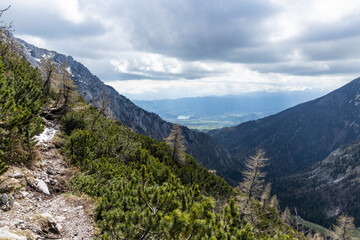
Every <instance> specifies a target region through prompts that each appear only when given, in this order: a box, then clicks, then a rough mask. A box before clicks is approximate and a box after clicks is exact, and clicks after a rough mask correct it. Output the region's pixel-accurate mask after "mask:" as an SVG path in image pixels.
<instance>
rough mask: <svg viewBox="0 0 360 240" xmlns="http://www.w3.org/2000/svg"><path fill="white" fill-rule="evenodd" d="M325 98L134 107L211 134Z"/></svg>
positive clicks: (243, 98) (255, 96) (309, 95)
mask: <svg viewBox="0 0 360 240" xmlns="http://www.w3.org/2000/svg"><path fill="white" fill-rule="evenodd" d="M321 95H322V94H321V92H316V91H306V90H305V91H291V92H286V91H280V92H253V93H244V94H239V95H226V96H207V97H192V98H179V99H161V100H134V103H135V104H136V105H138V106H140V107H142V108H143V109H145V110H147V111H149V112H155V113H157V114H159V115H160V116H161V117H162V118H163V119H165V120H167V121H169V122H174V123H177V124H180V125H184V126H187V127H189V128H191V129H198V130H201V131H208V130H212V129H218V128H223V127H230V126H235V125H238V124H240V123H242V122H246V121H250V120H255V119H259V118H263V117H266V116H268V115H270V114H274V113H277V112H280V111H282V110H284V109H286V108H289V107H292V106H295V105H296V104H299V103H301V102H305V101H308V100H311V99H315V98H316V97H319V96H321Z"/></svg>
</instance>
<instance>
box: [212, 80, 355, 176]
mask: <svg viewBox="0 0 360 240" xmlns="http://www.w3.org/2000/svg"><path fill="white" fill-rule="evenodd" d="M359 89H360V78H356V79H354V80H353V81H351V82H350V83H348V84H346V85H345V86H343V87H341V88H339V89H337V90H335V91H333V92H331V93H329V94H327V95H325V96H323V97H320V98H317V99H315V100H312V101H309V102H306V103H302V104H299V105H297V106H294V107H292V108H289V109H286V110H284V111H282V112H280V113H277V114H274V115H271V116H268V117H265V118H263V119H259V120H254V121H249V122H245V123H242V124H239V125H237V126H235V127H228V128H223V129H220V130H213V131H210V132H209V134H210V135H211V136H212V137H213V138H214V139H215V140H216V141H218V142H219V143H221V144H222V145H223V146H224V147H225V148H226V149H227V150H228V151H229V152H230V154H231V155H232V156H233V158H234V159H237V161H236V162H237V163H241V162H244V161H245V160H246V157H247V156H249V155H251V154H252V153H253V152H254V151H255V150H256V149H257V148H264V149H265V151H266V152H267V154H268V156H269V158H270V161H271V164H272V166H270V167H269V174H270V175H272V176H277V177H278V176H286V175H290V174H292V173H296V172H298V171H300V170H303V169H305V168H308V167H310V166H311V165H312V164H314V163H316V162H318V161H321V160H322V159H324V158H325V157H326V156H328V155H329V154H330V153H331V152H332V151H333V150H335V149H336V148H338V147H340V146H341V145H344V144H350V143H352V142H354V141H356V140H358V139H359V133H360V129H359V124H360V121H359V119H358V116H359V114H360V109H359V107H357V106H358V105H359V104H360V101H359V99H358V96H360V95H359V93H360V90H359ZM303 159H305V160H303Z"/></svg>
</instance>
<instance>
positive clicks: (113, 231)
mask: <svg viewBox="0 0 360 240" xmlns="http://www.w3.org/2000/svg"><path fill="white" fill-rule="evenodd" d="M74 105H75V106H76V108H75V109H74V111H71V112H69V113H68V114H66V115H65V116H63V117H62V119H61V122H62V124H63V126H64V132H65V133H66V136H65V138H66V142H65V144H64V148H63V151H64V154H65V156H67V157H68V158H69V160H70V161H71V163H72V164H75V165H77V166H79V167H80V168H81V169H82V172H81V173H79V174H78V175H76V176H75V177H74V178H73V181H72V184H71V189H73V191H76V192H80V193H86V194H88V195H90V196H94V197H96V199H98V200H97V203H98V207H97V209H96V214H95V220H96V222H97V224H98V226H99V228H100V229H101V233H102V235H103V239H211V238H213V239H272V238H269V237H273V238H274V239H284V240H285V239H305V238H304V237H303V235H302V234H301V233H298V232H296V231H295V230H294V229H293V228H292V227H290V225H288V223H289V222H290V221H289V217H290V216H288V218H285V217H284V218H280V216H279V213H278V210H277V205H276V204H275V203H274V202H273V201H271V202H270V196H268V197H267V198H264V200H263V201H262V203H261V204H260V202H259V201H256V200H255V199H253V198H251V201H250V202H249V203H248V204H247V205H243V204H244V197H243V195H242V194H241V193H240V192H239V191H237V190H234V189H232V188H231V187H230V186H229V185H228V184H227V183H226V182H225V181H224V180H223V179H220V178H219V177H217V176H216V175H214V174H213V173H211V172H209V171H208V170H207V169H205V168H204V167H202V166H200V165H199V164H198V163H197V162H196V161H195V159H193V158H192V157H191V156H189V155H186V156H185V157H186V160H185V162H178V161H174V158H172V154H173V149H172V148H171V147H170V146H168V145H167V144H166V143H165V142H158V141H156V140H154V139H151V138H150V137H146V136H143V135H138V134H135V133H133V132H131V131H130V130H129V129H128V128H127V127H125V126H124V125H123V124H121V123H120V122H118V121H114V120H113V119H107V118H105V117H103V116H101V115H99V112H98V111H97V110H96V109H95V108H93V107H90V106H87V105H84V103H75V104H74ZM99 116H100V117H99ZM274 207H275V208H274Z"/></svg>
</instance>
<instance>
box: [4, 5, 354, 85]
mask: <svg viewBox="0 0 360 240" xmlns="http://www.w3.org/2000/svg"><path fill="white" fill-rule="evenodd" d="M6 1H8V2H9V4H13V6H12V8H11V9H10V11H9V14H8V13H7V14H5V15H4V16H5V18H6V20H13V21H14V25H15V30H16V32H15V35H16V34H20V35H31V36H34V37H38V38H41V39H42V40H44V42H46V43H47V46H50V47H51V48H52V49H54V50H57V51H59V52H63V53H65V54H71V55H74V57H78V58H80V59H81V60H83V61H85V62H86V64H87V65H88V66H89V67H90V68H91V70H92V71H93V72H94V73H95V74H97V75H99V76H100V77H102V78H104V79H105V80H106V79H128V80H129V79H144V78H146V79H154V80H156V79H158V80H163V79H167V80H177V79H184V78H185V79H198V78H202V77H211V76H216V75H222V74H224V70H223V69H217V67H216V66H215V67H213V69H212V70H204V69H201V68H198V67H197V66H196V64H195V65H194V64H193V63H192V62H197V61H200V62H212V63H214V62H218V63H219V65H221V64H227V63H231V64H236V63H240V64H245V65H246V66H247V67H248V68H250V69H251V70H256V71H259V72H261V73H271V72H275V73H284V74H289V75H292V74H294V75H322V74H347V73H356V72H359V71H357V70H356V64H354V63H358V61H359V59H360V49H359V47H358V46H360V40H359V39H360V27H359V26H360V14H354V13H351V14H348V15H346V14H344V16H341V17H339V19H337V20H336V19H335V20H334V19H329V21H326V20H323V19H322V20H321V21H316V20H309V21H306V19H310V18H311V19H312V17H313V16H310V15H307V14H308V12H307V9H305V11H304V10H301V9H300V10H301V11H303V12H302V13H303V15H304V16H302V15H301V14H299V13H297V11H294V12H291V13H288V12H287V11H290V10H291V6H292V4H294V3H295V5H296V3H297V1H281V0H277V1H268V0H251V1H249V0H227V1H225V0H196V1H194V0H171V1H159V0H122V1H118V0H107V1H103V2H99V1H92V0H78V1H76V0H63V1H62V3H63V5H65V6H66V4H69V5H70V4H73V3H74V2H76V7H77V11H78V12H79V13H81V14H82V15H83V16H84V17H83V19H82V20H81V21H70V20H69V19H66V17H64V14H63V13H62V12H61V11H63V10H60V9H56V7H57V6H58V5H59V4H54V2H57V1H45V0H36V1H35V0H34V1H33V2H34V6H35V7H32V8H31V9H29V8H26V7H24V6H23V5H24V3H26V4H28V2H27V1H25V0H6ZM276 2H280V4H276ZM312 2H313V1H305V0H304V2H302V3H301V4H300V5H299V6H300V7H301V6H302V5H304V6H305V5H306V6H312V4H313V3H312ZM57 3H58V2H57ZM5 5H6V6H7V5H8V4H5ZM28 5H29V4H28ZM288 5H289V6H290V7H289V6H288ZM356 6H357V5H356ZM72 7H74V5H72ZM289 9H290V10H289ZM319 9H320V10H319V11H320V12H319V14H321V13H322V12H321V11H327V9H322V8H319ZM296 10H297V9H296ZM310 10H311V9H309V11H310ZM335 10H337V9H335ZM339 10H341V9H339ZM294 14H295V15H296V14H298V16H295V17H294V16H293V15H294ZM309 14H310V13H309ZM311 14H313V15H315V17H316V14H317V12H313V13H311ZM282 15H284V17H283V18H280V20H279V21H274V18H277V17H278V16H282ZM70 17H71V14H70ZM331 17H332V16H331V15H330V17H329V18H331ZM304 19H305V20H304ZM314 19H316V18H314ZM293 21H295V23H296V24H297V25H299V26H300V30H299V31H298V32H296V31H295V34H294V35H291V34H290V36H288V37H285V38H284V39H280V40H275V41H273V40H272V37H273V36H274V34H275V35H276V34H278V35H281V34H283V33H284V34H286V31H287V30H289V29H290V30H292V25H290V26H289V27H287V28H286V27H285V28H284V29H283V28H282V27H283V26H282V25H286V24H287V22H290V23H291V22H293ZM296 21H297V22H296ZM296 24H295V27H294V29H295V30H296ZM275 39H276V38H275ZM122 52H134V53H135V55H136V54H137V56H138V55H139V54H138V53H142V52H143V53H156V54H159V55H162V56H164V57H170V58H176V59H179V60H180V61H181V62H182V63H181V64H183V65H184V64H185V65H186V67H182V68H181V69H182V70H181V71H180V72H176V73H173V72H167V71H163V72H161V71H154V70H153V69H150V70H143V69H136V67H137V66H138V65H137V64H136V61H133V62H130V65H129V69H130V70H129V71H127V72H126V71H124V72H121V71H120V70H116V71H115V70H114V69H115V68H114V66H112V65H111V64H110V61H111V60H119V61H120V60H123V59H124V58H125V57H126V56H125V57H124V56H122ZM138 57H139V59H141V58H142V57H141V56H140V55H139V56H138ZM145 58H146V56H145ZM164 61H165V62H164V63H163V64H164V65H166V64H167V63H166V61H167V60H166V59H165V60H164ZM140 62H141V61H140ZM131 64H133V65H134V66H131ZM192 64H193V65H194V66H192ZM132 68H134V69H132ZM150 68H151V66H150Z"/></svg>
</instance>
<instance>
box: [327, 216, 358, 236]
mask: <svg viewBox="0 0 360 240" xmlns="http://www.w3.org/2000/svg"><path fill="white" fill-rule="evenodd" d="M332 228H333V230H332V231H331V236H332V237H333V238H334V239H335V240H351V239H355V238H354V237H353V234H354V230H355V225H354V218H353V217H348V216H346V215H344V214H342V215H340V216H339V217H338V218H337V220H336V225H333V226H332Z"/></svg>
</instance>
